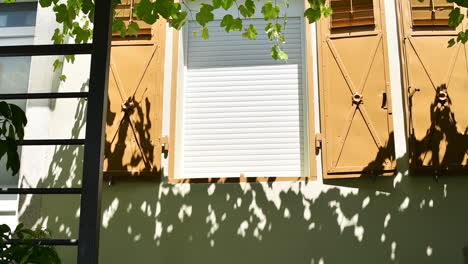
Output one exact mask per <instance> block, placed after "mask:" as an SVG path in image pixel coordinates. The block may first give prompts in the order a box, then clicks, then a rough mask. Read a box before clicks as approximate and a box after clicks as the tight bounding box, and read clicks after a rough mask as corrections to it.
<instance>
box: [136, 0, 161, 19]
mask: <svg viewBox="0 0 468 264" xmlns="http://www.w3.org/2000/svg"><path fill="white" fill-rule="evenodd" d="M155 7H156V5H155V2H151V1H150V0H141V1H140V3H137V4H135V15H136V16H137V17H138V18H139V19H141V20H143V21H145V23H147V24H150V25H152V24H154V23H155V22H156V20H158V18H159V15H158V13H157V12H156V8H155Z"/></svg>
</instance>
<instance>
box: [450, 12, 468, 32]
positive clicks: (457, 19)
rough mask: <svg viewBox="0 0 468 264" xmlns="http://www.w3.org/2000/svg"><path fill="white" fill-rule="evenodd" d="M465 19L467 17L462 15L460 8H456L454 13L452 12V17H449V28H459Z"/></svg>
mask: <svg viewBox="0 0 468 264" xmlns="http://www.w3.org/2000/svg"><path fill="white" fill-rule="evenodd" d="M464 18H465V16H464V15H463V14H462V13H461V11H460V8H458V7H457V8H455V9H454V10H452V12H450V16H449V23H448V24H449V26H450V27H453V28H455V27H458V25H460V24H461V23H462V21H463V19H464Z"/></svg>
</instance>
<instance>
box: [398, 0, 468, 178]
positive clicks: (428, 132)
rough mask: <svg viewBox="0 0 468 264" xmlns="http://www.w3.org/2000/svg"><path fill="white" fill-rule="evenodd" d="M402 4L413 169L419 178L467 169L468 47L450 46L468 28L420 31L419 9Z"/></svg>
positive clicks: (403, 43)
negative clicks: (416, 26)
mask: <svg viewBox="0 0 468 264" xmlns="http://www.w3.org/2000/svg"><path fill="white" fill-rule="evenodd" d="M435 2H438V3H442V2H443V1H442V0H440V1H435ZM400 4H401V10H402V17H401V21H400V23H401V25H400V27H401V28H402V29H403V33H404V39H403V40H402V47H403V51H404V52H403V55H404V57H403V59H404V62H405V63H404V64H403V65H404V66H405V68H404V72H405V79H406V80H405V88H406V89H405V91H406V92H405V94H406V99H407V105H408V111H407V114H408V115H407V120H408V124H409V131H408V132H409V151H410V167H411V169H412V170H413V171H414V172H415V173H417V174H419V173H423V174H440V173H445V172H455V171H458V170H459V169H464V170H467V169H468V155H467V152H466V151H467V149H468V140H467V134H468V133H467V131H468V130H467V127H468V116H467V115H466V102H467V100H468V93H467V87H468V74H467V73H468V57H467V54H468V48H467V46H466V45H462V44H457V45H455V46H454V47H452V48H447V42H448V40H449V39H451V38H456V34H457V33H456V32H457V31H458V30H466V28H467V24H466V23H465V24H464V25H463V26H462V27H460V29H457V30H454V31H447V30H446V29H440V30H430V31H427V32H425V31H421V30H417V29H414V28H413V27H412V21H411V20H412V17H411V16H412V13H413V7H414V6H410V5H409V4H408V3H407V2H405V1H402V2H401V3H400ZM442 4H443V3H442ZM463 12H465V11H463ZM413 18H414V17H413ZM441 171H443V172H441Z"/></svg>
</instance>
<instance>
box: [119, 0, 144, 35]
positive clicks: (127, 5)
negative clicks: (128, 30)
mask: <svg viewBox="0 0 468 264" xmlns="http://www.w3.org/2000/svg"><path fill="white" fill-rule="evenodd" d="M139 2H140V0H121V4H119V5H117V7H116V8H115V18H116V19H119V20H122V21H124V22H125V24H126V25H127V26H128V25H129V24H130V23H131V22H136V23H137V24H138V26H140V30H139V31H138V38H140V39H141V38H150V37H151V32H152V31H151V25H149V24H147V23H145V22H144V21H142V20H139V19H138V18H137V17H136V16H135V12H134V11H135V9H134V6H135V4H137V3H139ZM113 35H114V36H118V35H119V33H114V34H113Z"/></svg>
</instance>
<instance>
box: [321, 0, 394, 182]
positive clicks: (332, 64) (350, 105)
mask: <svg viewBox="0 0 468 264" xmlns="http://www.w3.org/2000/svg"><path fill="white" fill-rule="evenodd" d="M353 2H354V1H353ZM376 3H378V4H379V5H377V6H376V8H377V9H379V8H380V6H381V5H382V2H381V1H380V3H379V2H376ZM375 13H376V14H381V12H375ZM377 19H379V20H378V21H380V20H382V19H383V18H382V17H380V16H379V17H377ZM382 24H383V23H376V25H378V27H377V28H376V32H375V33H373V34H367V35H362V34H361V35H353V34H352V33H349V34H347V35H343V34H338V35H337V36H336V37H335V35H334V34H333V32H330V29H329V27H328V21H327V20H322V21H320V22H319V25H320V33H319V39H320V41H319V43H320V56H319V61H320V67H319V69H320V76H322V78H320V92H321V100H320V101H321V109H322V111H321V121H322V132H323V133H324V138H325V144H324V149H323V153H324V178H326V179H330V178H344V177H359V176H362V175H366V174H369V175H372V176H375V175H383V174H388V173H391V172H393V170H394V168H395V161H394V151H393V134H392V131H393V129H392V116H391V109H390V107H391V102H390V91H389V77H388V72H387V69H388V67H387V64H388V60H387V50H386V45H385V41H386V40H385V35H384V34H382V33H381V32H384V28H382V26H381V25H382ZM358 33H359V32H358Z"/></svg>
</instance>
